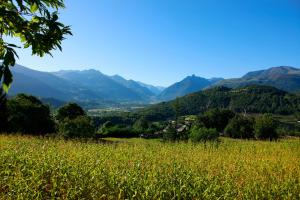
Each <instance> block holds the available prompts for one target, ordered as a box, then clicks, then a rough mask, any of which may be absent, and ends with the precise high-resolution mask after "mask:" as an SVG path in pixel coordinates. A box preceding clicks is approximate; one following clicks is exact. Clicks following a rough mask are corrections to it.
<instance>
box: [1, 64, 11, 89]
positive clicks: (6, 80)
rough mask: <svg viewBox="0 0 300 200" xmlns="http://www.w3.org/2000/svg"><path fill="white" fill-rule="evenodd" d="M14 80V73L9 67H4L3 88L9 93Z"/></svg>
mask: <svg viewBox="0 0 300 200" xmlns="http://www.w3.org/2000/svg"><path fill="white" fill-rule="evenodd" d="M12 81H13V75H12V73H11V71H10V69H9V67H4V70H3V82H2V88H3V90H4V91H5V92H6V93H8V90H9V88H10V86H11V83H12Z"/></svg>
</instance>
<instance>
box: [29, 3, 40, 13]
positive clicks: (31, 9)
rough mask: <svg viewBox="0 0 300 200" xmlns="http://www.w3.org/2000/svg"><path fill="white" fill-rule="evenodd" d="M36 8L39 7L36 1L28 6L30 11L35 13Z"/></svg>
mask: <svg viewBox="0 0 300 200" xmlns="http://www.w3.org/2000/svg"><path fill="white" fill-rule="evenodd" d="M38 8H39V7H38V5H37V4H36V3H34V4H32V5H31V6H30V11H31V12H32V13H35V12H36V11H37V10H38Z"/></svg>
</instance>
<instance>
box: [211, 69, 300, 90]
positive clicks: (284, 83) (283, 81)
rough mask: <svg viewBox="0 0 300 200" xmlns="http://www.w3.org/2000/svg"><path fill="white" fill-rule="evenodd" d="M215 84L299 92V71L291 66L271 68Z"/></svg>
mask: <svg viewBox="0 0 300 200" xmlns="http://www.w3.org/2000/svg"><path fill="white" fill-rule="evenodd" d="M216 84H217V85H225V86H228V87H233V88H235V87H240V86H246V85H252V84H258V85H268V86H273V87H276V88H279V89H281V90H285V91H288V92H295V91H300V69H298V68H295V67H291V66H278V67H271V68H269V69H265V70H258V71H253V72H248V73H247V74H245V75H244V76H242V77H241V78H236V79H227V80H223V81H220V82H218V83H216Z"/></svg>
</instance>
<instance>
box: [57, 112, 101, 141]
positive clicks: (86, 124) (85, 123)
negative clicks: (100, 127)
mask: <svg viewBox="0 0 300 200" xmlns="http://www.w3.org/2000/svg"><path fill="white" fill-rule="evenodd" d="M59 133H60V135H62V136H64V137H66V138H87V137H94V136H95V128H94V126H93V125H92V123H91V120H90V118H89V117H87V116H78V117H76V118H75V119H69V118H66V119H64V121H63V122H61V123H60V124H59Z"/></svg>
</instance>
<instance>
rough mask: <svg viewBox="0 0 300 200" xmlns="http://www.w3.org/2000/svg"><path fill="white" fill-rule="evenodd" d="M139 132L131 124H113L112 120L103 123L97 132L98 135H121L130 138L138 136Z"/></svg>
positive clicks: (120, 136)
mask: <svg viewBox="0 0 300 200" xmlns="http://www.w3.org/2000/svg"><path fill="white" fill-rule="evenodd" d="M137 136H138V132H136V131H135V130H133V129H132V128H131V127H130V126H124V125H123V126H122V125H113V124H112V123H111V122H106V123H104V124H103V125H102V127H101V128H100V130H99V131H98V132H97V137H100V138H102V137H119V138H129V137H137Z"/></svg>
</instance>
